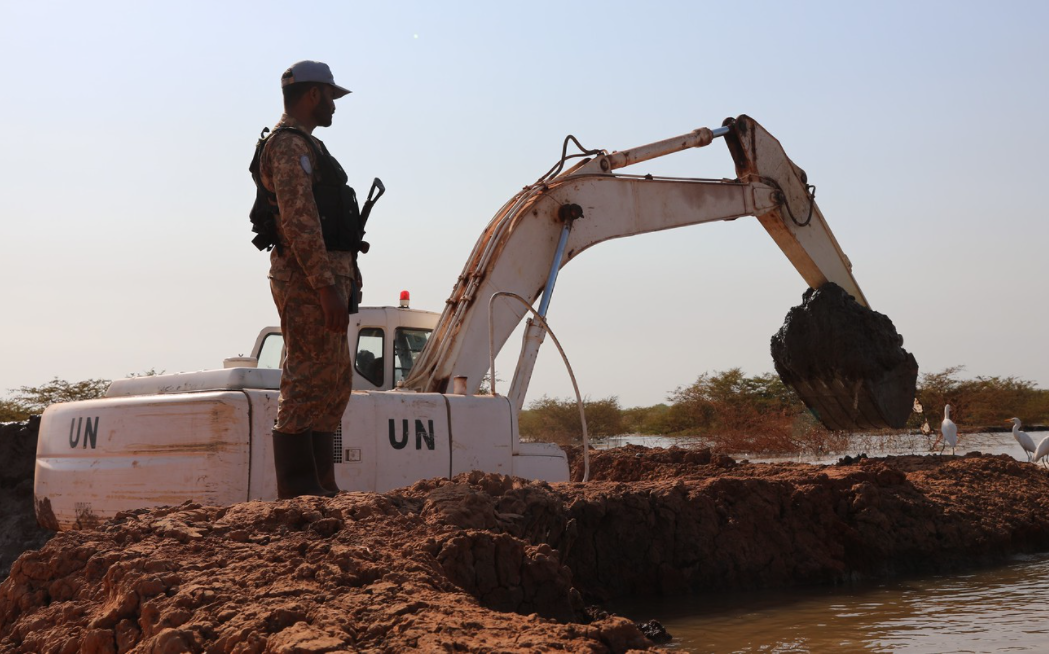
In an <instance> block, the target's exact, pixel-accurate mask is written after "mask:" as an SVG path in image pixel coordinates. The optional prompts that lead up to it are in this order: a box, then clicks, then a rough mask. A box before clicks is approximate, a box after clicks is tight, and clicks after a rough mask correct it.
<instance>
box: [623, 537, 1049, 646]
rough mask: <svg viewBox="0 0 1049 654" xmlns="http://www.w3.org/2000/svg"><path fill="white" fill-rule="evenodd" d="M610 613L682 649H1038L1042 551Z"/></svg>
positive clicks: (1044, 641) (1048, 592) (1043, 615)
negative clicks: (958, 566) (971, 567)
mask: <svg viewBox="0 0 1049 654" xmlns="http://www.w3.org/2000/svg"><path fill="white" fill-rule="evenodd" d="M612 608H613V609H614V610H615V611H616V612H618V613H620V614H622V615H626V616H628V617H630V618H632V619H635V620H649V619H652V618H655V619H657V620H659V621H660V622H661V623H663V625H664V626H665V627H666V629H667V631H668V632H669V633H670V634H671V635H672V636H673V637H674V640H673V641H672V642H671V643H669V644H667V645H666V646H667V647H670V648H675V649H679V650H682V651H688V652H858V651H867V652H913V653H916V654H917V653H924V652H929V653H933V652H1003V651H1008V652H1046V651H1049V554H1043V555H1038V556H1032V557H1021V558H1017V559H1014V560H1013V561H1011V562H1010V563H1009V564H1007V565H1004V566H999V567H995V568H989V569H984V570H978V571H975V572H969V573H966V574H959V575H953V576H934V577H924V578H907V579H894V580H889V581H883V582H879V583H876V584H875V583H871V584H859V585H852V586H849V587H845V588H841V587H839V588H817V589H804V590H793V591H781V592H756V593H740V594H736V595H731V594H730V595H727V596H726V595H719V596H718V597H713V598H712V597H690V598H656V599H654V600H645V601H632V602H627V603H623V604H617V605H614V606H613V607H612Z"/></svg>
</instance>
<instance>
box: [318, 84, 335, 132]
mask: <svg viewBox="0 0 1049 654" xmlns="http://www.w3.org/2000/svg"><path fill="white" fill-rule="evenodd" d="M314 90H316V91H317V93H318V94H319V97H318V98H317V104H316V105H314V107H313V120H314V122H316V123H317V124H318V125H320V126H321V127H331V117H332V114H334V113H335V98H334V97H332V92H333V90H332V88H331V87H330V86H323V87H320V88H317V89H314Z"/></svg>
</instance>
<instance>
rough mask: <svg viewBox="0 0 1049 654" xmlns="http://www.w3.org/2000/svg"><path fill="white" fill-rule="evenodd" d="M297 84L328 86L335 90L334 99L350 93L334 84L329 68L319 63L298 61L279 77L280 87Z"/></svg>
mask: <svg viewBox="0 0 1049 654" xmlns="http://www.w3.org/2000/svg"><path fill="white" fill-rule="evenodd" d="M299 82H321V83H322V84H328V85H330V86H331V87H332V88H334V89H335V93H334V94H333V95H334V96H335V97H336V98H341V97H342V96H344V95H346V94H347V93H350V92H351V91H350V90H349V89H344V88H342V87H341V86H339V85H338V84H336V83H335V78H334V77H332V74H331V68H328V64H325V63H322V62H319V61H309V60H306V61H300V62H298V63H295V64H292V65H291V68H289V69H288V70H286V71H284V74H283V75H281V76H280V85H281V87H282V88H283V87H285V86H288V85H290V84H298V83H299Z"/></svg>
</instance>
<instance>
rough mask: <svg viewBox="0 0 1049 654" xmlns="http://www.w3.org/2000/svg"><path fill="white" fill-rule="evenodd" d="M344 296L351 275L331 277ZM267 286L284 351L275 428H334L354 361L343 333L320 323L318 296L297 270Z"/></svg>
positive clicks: (339, 418)
mask: <svg viewBox="0 0 1049 654" xmlns="http://www.w3.org/2000/svg"><path fill="white" fill-rule="evenodd" d="M335 284H336V286H337V287H338V288H339V291H340V292H341V293H343V296H344V297H349V294H350V292H351V278H349V277H343V276H340V275H336V276H335ZM270 291H271V292H272V293H273V301H274V303H276V305H277V312H278V313H279V314H280V329H281V333H282V334H283V335H284V347H285V348H286V355H285V359H284V362H283V366H282V370H283V375H282V376H281V380H280V399H279V400H278V401H277V424H276V425H275V426H274V427H273V428H274V429H275V430H277V431H280V432H284V433H286V434H300V433H302V432H305V431H308V430H311V429H312V430H314V431H318V432H325V433H328V432H334V431H335V430H336V429H337V428H338V427H339V425H340V424H341V423H342V415H343V413H344V412H345V411H346V404H347V403H348V402H349V400H350V391H351V390H352V389H353V363H352V361H351V359H350V346H349V343H348V342H347V337H346V333H345V332H343V333H341V334H338V333H335V332H330V331H328V330H326V329H325V328H324V311H323V309H321V304H320V296H319V295H318V294H317V291H315V290H314V289H312V288H310V285H309V284H308V283H307V282H306V278H305V276H304V275H303V274H302V273H301V272H298V271H296V272H295V273H294V274H292V275H291V278H290V279H288V280H281V279H273V278H270Z"/></svg>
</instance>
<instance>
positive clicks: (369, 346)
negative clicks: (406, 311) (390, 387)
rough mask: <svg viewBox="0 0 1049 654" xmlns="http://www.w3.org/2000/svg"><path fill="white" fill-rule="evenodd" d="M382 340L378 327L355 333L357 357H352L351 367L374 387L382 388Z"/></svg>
mask: <svg viewBox="0 0 1049 654" xmlns="http://www.w3.org/2000/svg"><path fill="white" fill-rule="evenodd" d="M384 338H385V337H384V334H383V331H382V329H380V328H378V327H364V328H362V329H361V330H360V331H359V332H357V356H355V357H354V360H353V367H354V368H356V369H357V372H358V373H360V375H361V377H364V378H365V379H367V380H368V381H370V382H371V383H372V384H375V385H376V386H382V383H383V377H384V375H383V363H382V346H383V340H384Z"/></svg>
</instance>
